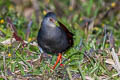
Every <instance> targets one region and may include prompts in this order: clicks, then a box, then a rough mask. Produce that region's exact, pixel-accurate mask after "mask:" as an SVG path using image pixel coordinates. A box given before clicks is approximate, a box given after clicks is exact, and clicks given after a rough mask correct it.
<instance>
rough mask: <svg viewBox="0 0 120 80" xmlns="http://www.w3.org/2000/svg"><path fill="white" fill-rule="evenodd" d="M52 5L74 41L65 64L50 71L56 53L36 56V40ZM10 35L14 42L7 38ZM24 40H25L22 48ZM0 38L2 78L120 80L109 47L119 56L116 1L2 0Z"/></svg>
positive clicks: (119, 20)
mask: <svg viewBox="0 0 120 80" xmlns="http://www.w3.org/2000/svg"><path fill="white" fill-rule="evenodd" d="M50 11H52V12H54V13H56V15H57V18H58V20H59V21H60V22H62V23H63V24H64V25H65V26H66V27H67V28H68V29H69V30H70V32H72V33H73V34H74V46H73V48H71V49H70V50H68V51H67V52H66V53H65V55H64V56H63V58H64V59H68V60H67V61H66V62H65V63H64V64H65V68H64V69H63V68H58V69H56V71H54V72H53V73H51V72H50V67H49V66H51V65H53V64H54V62H55V59H56V57H53V58H51V56H47V58H45V59H44V60H43V61H42V62H40V59H39V58H38V54H39V49H38V47H37V43H36V36H37V33H38V30H39V28H40V25H41V21H42V19H43V16H44V15H45V14H46V13H47V12H50ZM11 25H12V27H11ZM14 28H15V29H14ZM14 32H15V33H16V34H17V35H14ZM16 36H17V37H16ZM11 38H17V39H18V42H16V41H13V42H12V43H9V42H10V40H9V39H11ZM7 41H8V42H7ZM23 41H26V44H27V46H26V47H24V48H23V47H22V46H21V44H20V43H23ZM0 42H1V43H0V55H1V56H0V62H1V65H0V71H1V73H0V75H2V78H1V76H0V79H3V78H4V79H7V78H8V79H11V80H12V79H15V76H16V77H17V78H22V79H26V77H27V78H28V77H29V78H30V79H31V76H34V79H33V78H32V79H31V80H37V78H38V80H40V79H44V80H53V79H55V80H57V79H60V80H69V79H70V80H81V79H83V80H95V79H96V80H103V79H114V80H119V79H120V78H119V70H120V66H118V69H116V68H115V67H114V66H112V65H113V63H114V59H113V58H112V55H111V54H110V52H111V49H112V48H114V49H115V51H116V53H117V56H118V59H119V56H120V1H119V0H0ZM33 43H35V44H33ZM19 45H20V46H19ZM16 46H17V47H18V48H16ZM76 53H77V54H76ZM71 55H72V57H70V59H69V56H71ZM26 56H27V57H26ZM4 57H5V58H4ZM36 59H37V60H36ZM111 62H113V63H111ZM118 63H119V62H118ZM114 64H115V63H114ZM48 65H49V66H48ZM116 65H117V64H116ZM18 75H22V77H19V76H18ZM23 75H24V77H23ZM3 76H4V77H3ZM6 76H8V77H6ZM9 76H12V78H11V77H9ZM25 76H26V77H25Z"/></svg>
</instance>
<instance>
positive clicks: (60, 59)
mask: <svg viewBox="0 0 120 80" xmlns="http://www.w3.org/2000/svg"><path fill="white" fill-rule="evenodd" d="M60 66H61V67H63V64H62V57H61V59H60Z"/></svg>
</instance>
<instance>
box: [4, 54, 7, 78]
mask: <svg viewBox="0 0 120 80" xmlns="http://www.w3.org/2000/svg"><path fill="white" fill-rule="evenodd" d="M3 66H4V75H5V76H4V79H5V80H7V78H6V61H5V53H4V54H3Z"/></svg>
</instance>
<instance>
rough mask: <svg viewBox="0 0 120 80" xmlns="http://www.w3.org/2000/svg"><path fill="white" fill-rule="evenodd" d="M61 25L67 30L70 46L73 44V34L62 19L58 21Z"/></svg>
mask: <svg viewBox="0 0 120 80" xmlns="http://www.w3.org/2000/svg"><path fill="white" fill-rule="evenodd" d="M58 23H59V25H60V27H61V28H62V29H63V30H64V31H65V32H66V34H67V37H68V40H69V43H70V46H72V45H73V34H72V33H71V32H70V31H69V30H68V29H67V28H66V27H65V25H63V24H62V23H61V22H60V21H58Z"/></svg>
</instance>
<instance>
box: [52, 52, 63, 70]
mask: <svg viewBox="0 0 120 80" xmlns="http://www.w3.org/2000/svg"><path fill="white" fill-rule="evenodd" d="M61 58H62V54H61V53H59V55H58V57H57V61H56V63H55V65H54V66H53V69H55V67H56V66H57V64H58V62H59V61H60V60H61Z"/></svg>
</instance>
